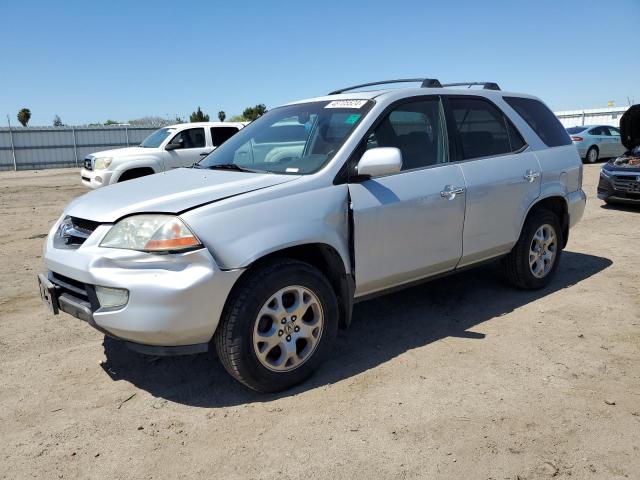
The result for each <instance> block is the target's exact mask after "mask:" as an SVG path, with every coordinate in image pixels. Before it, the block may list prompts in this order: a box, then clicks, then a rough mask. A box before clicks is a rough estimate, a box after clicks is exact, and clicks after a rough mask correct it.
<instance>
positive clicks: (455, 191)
mask: <svg viewBox="0 0 640 480" xmlns="http://www.w3.org/2000/svg"><path fill="white" fill-rule="evenodd" d="M463 193H464V188H462V187H453V186H451V185H446V186H445V187H444V190H442V191H441V192H440V196H441V197H442V198H446V199H447V200H453V199H454V198H456V195H460V194H463Z"/></svg>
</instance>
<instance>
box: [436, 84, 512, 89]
mask: <svg viewBox="0 0 640 480" xmlns="http://www.w3.org/2000/svg"><path fill="white" fill-rule="evenodd" d="M472 85H482V88H483V89H485V90H500V87H499V86H498V84H497V83H494V82H461V83H444V84H442V86H443V87H464V86H468V87H471V86H472Z"/></svg>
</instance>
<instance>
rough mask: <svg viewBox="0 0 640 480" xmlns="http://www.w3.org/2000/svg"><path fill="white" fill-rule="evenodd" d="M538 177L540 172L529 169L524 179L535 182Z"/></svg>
mask: <svg viewBox="0 0 640 480" xmlns="http://www.w3.org/2000/svg"><path fill="white" fill-rule="evenodd" d="M538 177H540V172H534V171H533V170H527V173H525V174H524V179H525V180H526V181H527V182H529V183H533V181H534V180H535V179H536V178H538Z"/></svg>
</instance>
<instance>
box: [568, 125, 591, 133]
mask: <svg viewBox="0 0 640 480" xmlns="http://www.w3.org/2000/svg"><path fill="white" fill-rule="evenodd" d="M586 129H587V127H571V128H567V133H569V134H574V133H580V132H584V131H585V130H586Z"/></svg>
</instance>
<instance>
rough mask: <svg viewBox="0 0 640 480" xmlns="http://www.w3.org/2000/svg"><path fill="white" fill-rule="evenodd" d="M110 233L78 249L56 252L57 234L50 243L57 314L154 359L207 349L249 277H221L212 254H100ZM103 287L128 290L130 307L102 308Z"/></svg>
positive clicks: (236, 273) (227, 273) (101, 231)
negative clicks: (238, 286)
mask: <svg viewBox="0 0 640 480" xmlns="http://www.w3.org/2000/svg"><path fill="white" fill-rule="evenodd" d="M109 228H110V225H101V226H99V227H98V228H97V229H96V230H95V231H94V232H93V233H92V234H91V236H90V237H89V238H88V239H87V240H86V241H85V243H83V244H82V245H80V246H79V247H78V248H69V249H66V248H56V247H54V245H53V240H52V238H53V232H55V227H54V229H53V230H52V233H51V234H50V235H49V237H48V238H47V242H46V246H45V251H44V256H43V259H44V264H45V266H46V268H47V270H48V272H47V274H46V277H47V279H48V280H49V281H50V282H51V283H52V284H53V285H54V292H55V293H54V295H56V297H57V298H56V300H57V302H58V305H59V309H60V310H62V311H64V312H66V313H69V314H71V315H73V316H75V317H77V318H80V319H82V320H85V321H87V322H88V323H89V324H91V325H92V326H94V327H95V328H97V329H98V330H100V331H102V332H104V333H106V334H108V335H110V336H112V337H115V338H118V339H121V340H126V341H128V342H132V343H133V344H135V345H134V346H136V345H137V346H138V347H139V348H136V349H137V350H145V347H148V348H147V350H149V353H161V351H162V350H163V349H164V350H171V349H177V350H180V349H187V350H188V349H189V347H190V346H196V345H202V344H206V343H208V342H209V341H210V340H211V338H212V336H213V334H214V332H215V330H216V327H217V326H218V321H219V319H220V316H221V314H222V309H223V307H224V304H225V302H226V299H227V296H228V295H229V292H230V291H231V288H232V287H233V285H234V284H235V282H236V280H237V279H238V278H239V277H240V275H241V274H242V272H243V270H221V269H220V268H219V267H218V266H217V265H216V262H215V260H214V259H213V257H212V256H211V254H210V253H209V251H208V250H206V249H200V250H196V251H192V252H188V253H182V254H165V255H159V254H149V253H144V252H136V251H131V250H120V249H112V248H101V247H100V246H99V243H100V241H101V240H102V237H104V235H105V234H106V232H107V231H108V230H109ZM97 285H99V286H104V287H112V288H121V289H122V288H124V289H127V290H128V291H129V299H128V302H127V303H126V305H124V306H122V307H117V308H103V307H101V306H100V304H99V301H98V299H97V297H96V294H95V286H97ZM151 347H155V348H151ZM157 347H160V348H157ZM158 350H160V352H159V351H158Z"/></svg>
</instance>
